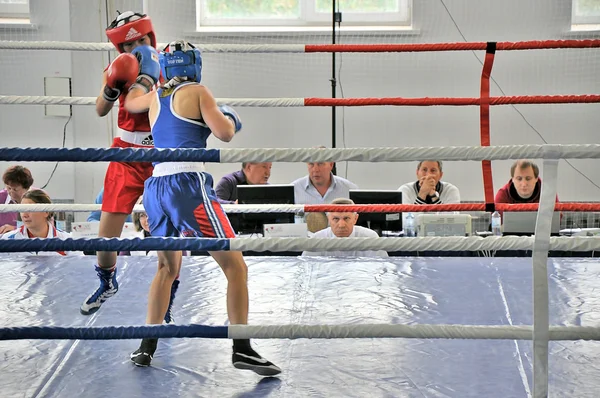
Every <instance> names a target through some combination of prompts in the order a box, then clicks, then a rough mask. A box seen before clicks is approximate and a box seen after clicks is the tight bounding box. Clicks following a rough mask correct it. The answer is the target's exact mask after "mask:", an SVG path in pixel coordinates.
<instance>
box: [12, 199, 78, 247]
mask: <svg viewBox="0 0 600 398" xmlns="http://www.w3.org/2000/svg"><path fill="white" fill-rule="evenodd" d="M35 203H46V204H51V203H52V201H51V200H50V197H49V196H48V194H47V193H46V192H44V191H42V190H41V189H32V190H30V191H27V192H25V193H24V194H23V196H22V200H21V204H24V205H25V204H35ZM52 216H53V214H52V212H29V211H26V212H21V219H22V220H23V225H21V226H20V227H19V228H17V229H15V230H13V231H10V232H8V233H6V234H4V235H2V239H31V238H60V239H66V238H69V237H70V236H71V235H70V234H69V233H68V232H65V231H62V230H60V229H58V228H56V227H55V226H54V223H53V222H52ZM47 253H50V252H40V253H36V254H47ZM57 253H58V254H60V255H61V256H64V255H66V254H67V253H66V252H64V251H58V252H57Z"/></svg>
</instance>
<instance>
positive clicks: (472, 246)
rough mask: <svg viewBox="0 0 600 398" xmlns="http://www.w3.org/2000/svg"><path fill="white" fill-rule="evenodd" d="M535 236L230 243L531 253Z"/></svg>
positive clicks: (582, 244) (261, 247)
mask: <svg viewBox="0 0 600 398" xmlns="http://www.w3.org/2000/svg"><path fill="white" fill-rule="evenodd" d="M534 240H535V237H534V236H530V237H522V236H488V237H480V236H469V237H456V236H454V237H450V236H448V237H422V238H328V239H313V238H258V237H257V238H252V237H251V238H235V239H231V241H230V250H233V251H258V252H262V251H273V252H286V251H296V252H301V251H311V252H324V251H366V250H385V251H388V252H394V251H407V252H417V251H491V250H532V249H533V245H534ZM549 250H558V251H585V252H588V251H595V250H600V237H596V236H581V237H562V236H561V237H552V238H550V248H549Z"/></svg>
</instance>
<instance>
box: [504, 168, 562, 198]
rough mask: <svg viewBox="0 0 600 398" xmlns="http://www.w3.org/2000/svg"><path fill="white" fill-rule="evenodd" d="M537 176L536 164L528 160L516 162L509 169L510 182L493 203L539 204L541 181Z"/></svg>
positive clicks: (538, 172)
mask: <svg viewBox="0 0 600 398" xmlns="http://www.w3.org/2000/svg"><path fill="white" fill-rule="evenodd" d="M539 175H540V169H539V167H538V166H537V164H535V163H533V162H532V161H530V160H517V161H516V162H514V163H513V165H512V167H511V168H510V180H509V181H508V182H507V183H506V185H504V186H503V187H502V188H500V189H499V190H498V192H497V193H496V198H495V200H494V202H495V203H539V202H540V193H541V192H542V179H541V178H540V177H539ZM556 202H558V195H557V196H556Z"/></svg>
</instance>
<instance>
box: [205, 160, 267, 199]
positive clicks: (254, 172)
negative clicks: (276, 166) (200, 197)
mask: <svg viewBox="0 0 600 398" xmlns="http://www.w3.org/2000/svg"><path fill="white" fill-rule="evenodd" d="M269 177H271V162H263V163H242V169H241V170H238V171H236V172H233V173H230V174H227V175H225V176H223V178H221V180H220V181H219V183H218V184H217V186H216V188H215V191H216V193H217V197H218V198H219V202H221V203H229V204H232V203H237V199H238V194H237V186H238V185H263V184H268V182H269Z"/></svg>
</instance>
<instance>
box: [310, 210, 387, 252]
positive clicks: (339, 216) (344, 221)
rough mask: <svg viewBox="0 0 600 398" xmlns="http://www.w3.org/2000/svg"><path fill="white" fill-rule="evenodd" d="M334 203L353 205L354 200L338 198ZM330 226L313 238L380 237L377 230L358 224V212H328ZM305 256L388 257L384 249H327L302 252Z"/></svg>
mask: <svg viewBox="0 0 600 398" xmlns="http://www.w3.org/2000/svg"><path fill="white" fill-rule="evenodd" d="M331 204H332V205H353V204H354V201H352V200H350V199H346V198H338V199H335V200H333V201H332V202H331ZM327 220H328V221H329V227H328V228H325V229H323V230H321V231H318V232H315V234H314V235H313V238H378V237H379V235H377V232H375V231H372V230H370V229H368V228H364V227H361V226H358V225H356V221H357V220H358V213H353V212H347V213H341V212H328V213H327ZM302 255H303V256H336V257H388V254H387V252H385V251H383V250H364V251H327V252H308V251H305V252H303V253H302Z"/></svg>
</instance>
